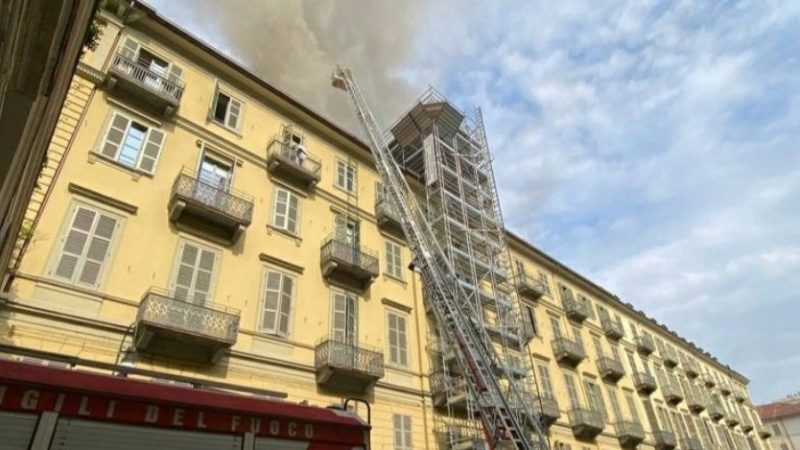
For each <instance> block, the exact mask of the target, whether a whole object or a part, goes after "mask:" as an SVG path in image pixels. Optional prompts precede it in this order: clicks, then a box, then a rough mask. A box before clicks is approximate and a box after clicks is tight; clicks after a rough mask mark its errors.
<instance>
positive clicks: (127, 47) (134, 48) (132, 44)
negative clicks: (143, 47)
mask: <svg viewBox="0 0 800 450" xmlns="http://www.w3.org/2000/svg"><path fill="white" fill-rule="evenodd" d="M120 53H121V54H122V56H124V57H125V58H128V59H130V60H131V61H136V56H137V55H138V54H139V44H138V43H137V42H136V41H134V40H133V39H131V38H125V42H123V43H122V48H121V49H120Z"/></svg>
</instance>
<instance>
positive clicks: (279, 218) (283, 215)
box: [272, 188, 289, 229]
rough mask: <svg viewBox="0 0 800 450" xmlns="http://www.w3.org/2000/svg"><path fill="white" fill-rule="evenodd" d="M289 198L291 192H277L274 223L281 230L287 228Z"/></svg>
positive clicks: (282, 190) (278, 190)
mask: <svg viewBox="0 0 800 450" xmlns="http://www.w3.org/2000/svg"><path fill="white" fill-rule="evenodd" d="M288 197H289V192H288V191H286V190H285V189H280V188H278V189H276V190H275V214H274V217H273V220H272V221H273V224H274V225H275V226H276V227H278V228H281V229H286V228H287V225H286V224H287V222H288V220H287V213H288V203H289V202H288Z"/></svg>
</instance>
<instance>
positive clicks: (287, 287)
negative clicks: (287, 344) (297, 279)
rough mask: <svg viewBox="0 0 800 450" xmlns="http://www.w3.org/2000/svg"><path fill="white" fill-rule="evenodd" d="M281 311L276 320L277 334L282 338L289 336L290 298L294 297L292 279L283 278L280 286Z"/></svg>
mask: <svg viewBox="0 0 800 450" xmlns="http://www.w3.org/2000/svg"><path fill="white" fill-rule="evenodd" d="M281 288H282V289H281V305H280V307H281V310H280V317H279V318H278V330H277V331H278V333H279V334H282V335H284V336H288V335H289V315H290V313H291V310H292V296H293V295H294V279H293V278H290V277H287V276H286V275H284V276H283V285H282V286H281Z"/></svg>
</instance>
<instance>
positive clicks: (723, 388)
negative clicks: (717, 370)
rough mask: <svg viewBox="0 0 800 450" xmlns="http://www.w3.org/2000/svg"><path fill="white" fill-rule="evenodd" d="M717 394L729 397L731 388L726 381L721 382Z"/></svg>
mask: <svg viewBox="0 0 800 450" xmlns="http://www.w3.org/2000/svg"><path fill="white" fill-rule="evenodd" d="M719 392H720V393H721V394H722V395H723V396H724V397H727V396H729V395H731V387H730V386H729V385H728V383H727V382H726V381H723V382H722V383H720V384H719Z"/></svg>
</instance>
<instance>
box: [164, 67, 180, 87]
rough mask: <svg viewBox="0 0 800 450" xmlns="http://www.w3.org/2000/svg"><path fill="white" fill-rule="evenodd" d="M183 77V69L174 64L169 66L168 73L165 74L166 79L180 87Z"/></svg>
mask: <svg viewBox="0 0 800 450" xmlns="http://www.w3.org/2000/svg"><path fill="white" fill-rule="evenodd" d="M182 76H183V69H181V67H180V66H178V65H176V64H172V65H170V66H169V73H168V74H167V79H168V80H169V81H171V82H173V83H175V84H176V85H180V83H181V77H182Z"/></svg>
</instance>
